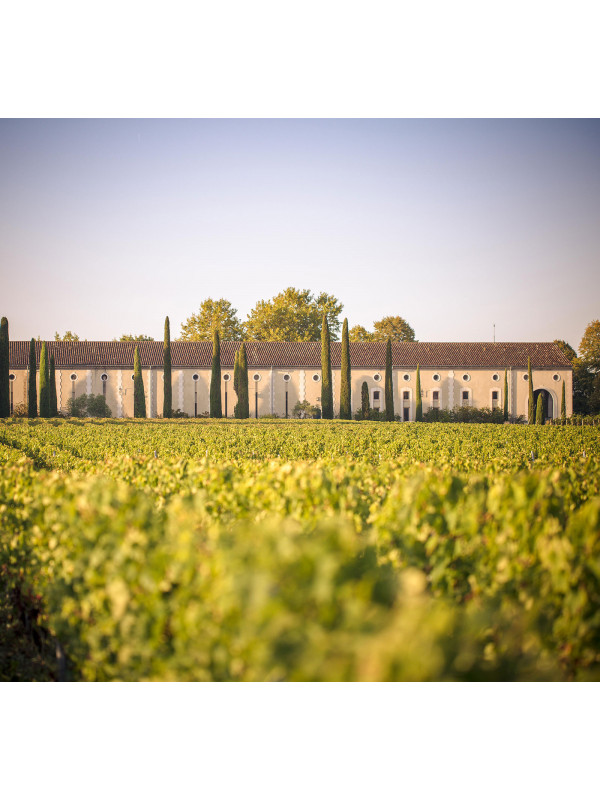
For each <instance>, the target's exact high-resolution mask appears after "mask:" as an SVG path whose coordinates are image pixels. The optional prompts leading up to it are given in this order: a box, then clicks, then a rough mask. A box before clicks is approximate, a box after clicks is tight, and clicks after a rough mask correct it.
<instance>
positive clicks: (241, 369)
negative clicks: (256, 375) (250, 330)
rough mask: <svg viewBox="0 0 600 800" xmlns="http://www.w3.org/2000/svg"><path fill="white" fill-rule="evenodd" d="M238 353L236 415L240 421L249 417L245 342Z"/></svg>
mask: <svg viewBox="0 0 600 800" xmlns="http://www.w3.org/2000/svg"><path fill="white" fill-rule="evenodd" d="M238 352H239V358H238V385H239V394H238V406H239V411H238V413H239V417H240V419H248V418H249V416H250V398H249V395H248V359H247V357H246V343H245V342H242V346H241V347H240V349H239V351H238Z"/></svg>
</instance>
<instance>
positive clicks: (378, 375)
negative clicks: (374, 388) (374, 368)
mask: <svg viewBox="0 0 600 800" xmlns="http://www.w3.org/2000/svg"><path fill="white" fill-rule="evenodd" d="M373 380H374V381H377V382H378V383H379V381H380V380H381V375H380V374H379V373H378V372H376V373H375V375H373Z"/></svg>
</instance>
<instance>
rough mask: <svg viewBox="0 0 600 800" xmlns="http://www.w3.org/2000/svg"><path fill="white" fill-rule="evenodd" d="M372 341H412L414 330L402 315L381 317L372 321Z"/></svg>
mask: <svg viewBox="0 0 600 800" xmlns="http://www.w3.org/2000/svg"><path fill="white" fill-rule="evenodd" d="M373 328H374V333H373V341H385V340H386V339H391V340H392V342H414V341H415V332H414V330H413V329H412V328H411V327H410V325H409V324H408V322H407V321H406V320H405V319H403V318H402V317H383V319H380V320H378V321H377V322H374V323H373Z"/></svg>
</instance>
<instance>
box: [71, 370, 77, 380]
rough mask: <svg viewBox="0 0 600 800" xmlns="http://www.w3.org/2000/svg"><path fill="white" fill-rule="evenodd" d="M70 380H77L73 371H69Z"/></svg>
mask: <svg viewBox="0 0 600 800" xmlns="http://www.w3.org/2000/svg"><path fill="white" fill-rule="evenodd" d="M71 380H72V381H76V380H77V375H76V374H75V373H74V372H72V373H71Z"/></svg>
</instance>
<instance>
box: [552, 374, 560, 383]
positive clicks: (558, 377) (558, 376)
mask: <svg viewBox="0 0 600 800" xmlns="http://www.w3.org/2000/svg"><path fill="white" fill-rule="evenodd" d="M552 380H553V381H559V380H560V375H559V374H558V372H555V373H554V375H553V376H552Z"/></svg>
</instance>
